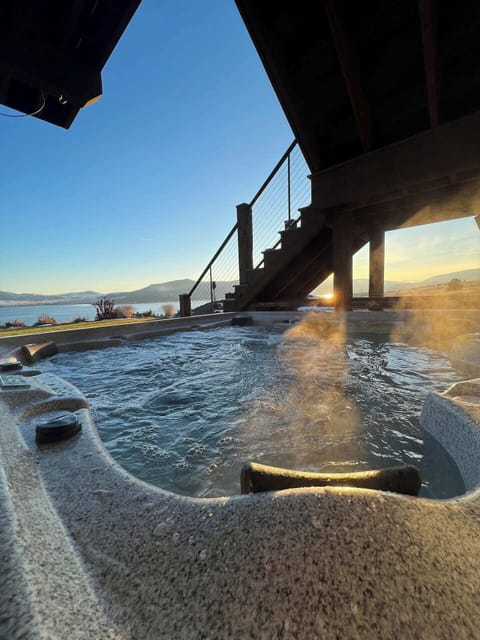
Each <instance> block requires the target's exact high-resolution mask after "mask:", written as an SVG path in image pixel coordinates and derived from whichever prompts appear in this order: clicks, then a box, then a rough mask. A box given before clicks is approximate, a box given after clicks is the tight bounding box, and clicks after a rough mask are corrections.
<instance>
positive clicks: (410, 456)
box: [41, 326, 464, 498]
mask: <svg viewBox="0 0 480 640" xmlns="http://www.w3.org/2000/svg"><path fill="white" fill-rule="evenodd" d="M284 329H285V327H279V326H277V327H274V328H263V327H226V328H221V329H215V330H210V331H193V332H188V333H178V334H174V335H170V336H165V337H159V338H157V339H154V340H149V341H148V342H136V343H126V344H124V345H122V346H118V347H112V348H109V349H103V350H101V351H85V352H79V353H65V354H59V355H57V356H55V357H54V358H52V359H51V360H49V361H45V362H43V363H42V365H41V368H42V369H43V370H48V371H51V372H53V373H56V374H57V375H59V376H61V377H63V378H65V379H67V380H69V381H70V382H72V383H73V384H75V385H76V386H77V387H78V388H79V389H81V390H82V392H83V393H84V394H85V395H86V396H87V398H88V399H89V402H90V405H91V409H92V413H93V417H94V419H95V422H96V426H97V429H98V431H99V434H100V436H101V438H102V440H103V442H104V444H105V446H106V448H107V450H108V451H109V452H110V454H111V455H112V456H113V457H114V458H115V459H116V460H117V461H118V462H119V463H120V464H121V465H123V466H124V467H125V468H126V469H127V470H128V471H130V472H131V473H132V474H134V475H136V476H138V477H139V478H141V479H142V480H145V481H147V482H151V483H153V484H155V485H157V486H159V487H161V488H163V489H166V490H169V491H174V492H176V493H180V494H184V495H190V496H199V497H206V496H221V495H233V494H236V493H239V484H240V483H239V478H240V469H241V466H242V464H244V463H245V462H248V461H256V462H261V463H264V464H271V465H274V466H281V467H289V468H294V469H304V470H309V471H318V472H325V471H363V470H367V469H371V468H380V467H386V466H391V465H397V464H401V463H404V464H415V465H417V466H419V467H420V468H422V473H423V476H424V484H423V487H422V494H423V495H425V496H429V497H437V498H447V497H452V496H454V495H458V494H460V493H462V492H463V491H464V488H463V483H462V480H461V477H460V475H459V472H458V470H457V468H456V466H455V465H454V463H453V461H452V460H451V459H450V458H449V456H448V455H447V454H446V452H445V451H444V450H443V449H442V448H441V447H440V445H438V443H436V441H434V440H433V439H432V438H430V437H428V436H427V435H425V434H424V433H423V432H422V431H421V429H420V427H419V416H420V413H421V409H422V405H423V402H424V399H425V396H426V394H427V393H428V391H430V390H439V391H443V390H444V389H446V388H447V387H448V386H449V385H450V384H452V383H453V382H456V381H457V380H459V379H460V376H459V374H458V373H457V372H456V371H455V369H454V368H453V367H452V366H451V365H450V363H449V361H448V359H447V358H446V357H444V356H443V355H441V354H440V353H438V352H435V351H432V350H430V349H425V348H418V347H410V346H407V345H405V344H398V343H397V344H395V343H389V342H385V341H383V340H382V339H381V338H380V337H375V336H368V337H350V338H346V340H345V342H343V343H342V344H341V345H334V347H333V348H332V346H331V345H329V344H328V343H327V342H326V341H322V340H315V341H313V340H302V339H299V340H298V339H297V340H292V339H291V338H290V337H289V336H288V335H285V333H284Z"/></svg>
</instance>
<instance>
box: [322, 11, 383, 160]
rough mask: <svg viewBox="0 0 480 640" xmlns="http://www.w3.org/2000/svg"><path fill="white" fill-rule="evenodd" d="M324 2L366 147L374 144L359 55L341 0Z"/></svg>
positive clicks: (363, 143)
mask: <svg viewBox="0 0 480 640" xmlns="http://www.w3.org/2000/svg"><path fill="white" fill-rule="evenodd" d="M324 2H325V9H326V12H327V17H328V22H329V25H330V31H331V34H332V38H333V42H334V44H335V49H336V51H337V55H338V60H339V62H340V67H341V70H342V75H343V79H344V80H345V84H346V87H347V92H348V96H349V98H350V104H351V106H352V110H353V113H354V116H355V121H356V123H357V129H358V135H359V137H360V140H361V142H362V147H363V150H364V151H369V150H370V149H371V148H372V146H373V135H372V116H371V112H370V106H369V104H368V101H367V98H366V96H365V92H364V90H363V87H362V82H361V77H360V69H359V60H360V58H359V55H358V53H357V52H356V51H355V49H354V46H353V44H352V42H351V38H350V37H349V35H348V33H347V30H346V28H345V20H344V7H343V2H342V1H341V0H324Z"/></svg>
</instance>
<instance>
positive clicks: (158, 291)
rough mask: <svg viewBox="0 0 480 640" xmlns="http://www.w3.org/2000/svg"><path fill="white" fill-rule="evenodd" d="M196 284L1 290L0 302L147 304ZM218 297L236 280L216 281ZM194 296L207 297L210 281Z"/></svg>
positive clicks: (168, 299) (172, 296)
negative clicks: (126, 288) (56, 290)
mask: <svg viewBox="0 0 480 640" xmlns="http://www.w3.org/2000/svg"><path fill="white" fill-rule="evenodd" d="M194 284H195V281H194V280H190V279H187V278H186V279H184V280H171V281H169V282H162V283H160V284H150V285H148V286H147V287H143V289H136V290H134V291H114V292H110V293H101V292H99V291H79V292H73V293H62V294H56V295H43V294H39V293H12V292H10V291H0V305H1V306H6V305H31V304H91V303H92V302H95V301H96V300H98V298H103V297H107V298H111V299H113V300H114V301H115V303H116V304H148V303H150V302H152V303H154V302H172V301H174V300H177V299H178V296H179V294H181V293H188V292H189V291H190V289H191V288H192V287H193V285H194ZM216 284H217V289H216V292H217V298H223V296H224V295H225V292H226V291H233V286H234V284H236V282H228V281H227V282H226V281H218V282H217V283H216ZM196 297H197V299H202V298H203V299H206V298H209V297H210V291H209V283H208V282H204V283H202V284H201V285H200V286H199V288H198V290H197V295H196Z"/></svg>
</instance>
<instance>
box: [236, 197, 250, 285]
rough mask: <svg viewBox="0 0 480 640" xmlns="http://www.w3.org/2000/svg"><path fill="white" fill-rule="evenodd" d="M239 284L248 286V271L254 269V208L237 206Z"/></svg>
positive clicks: (247, 205) (244, 205)
mask: <svg viewBox="0 0 480 640" xmlns="http://www.w3.org/2000/svg"><path fill="white" fill-rule="evenodd" d="M237 225H238V272H239V284H247V271H248V270H249V269H253V226H252V207H251V206H250V205H249V204H246V203H245V202H244V203H243V204H239V205H237Z"/></svg>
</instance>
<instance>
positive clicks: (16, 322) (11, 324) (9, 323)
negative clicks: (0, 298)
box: [4, 320, 25, 329]
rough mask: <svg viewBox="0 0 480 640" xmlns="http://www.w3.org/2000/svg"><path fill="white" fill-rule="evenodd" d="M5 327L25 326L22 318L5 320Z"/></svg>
mask: <svg viewBox="0 0 480 640" xmlns="http://www.w3.org/2000/svg"><path fill="white" fill-rule="evenodd" d="M4 326H5V329H12V328H14V327H18V328H21V327H24V326H25V322H23V320H7V322H5V325H4Z"/></svg>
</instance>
